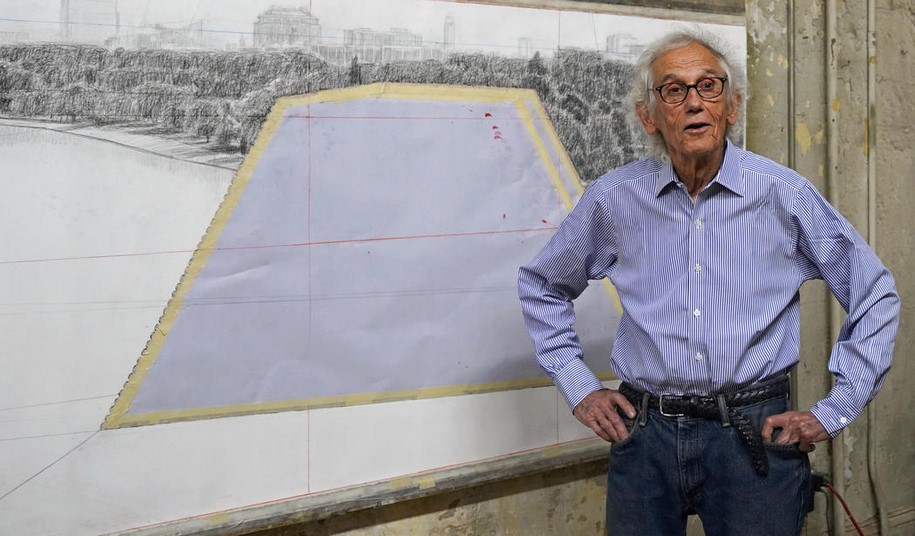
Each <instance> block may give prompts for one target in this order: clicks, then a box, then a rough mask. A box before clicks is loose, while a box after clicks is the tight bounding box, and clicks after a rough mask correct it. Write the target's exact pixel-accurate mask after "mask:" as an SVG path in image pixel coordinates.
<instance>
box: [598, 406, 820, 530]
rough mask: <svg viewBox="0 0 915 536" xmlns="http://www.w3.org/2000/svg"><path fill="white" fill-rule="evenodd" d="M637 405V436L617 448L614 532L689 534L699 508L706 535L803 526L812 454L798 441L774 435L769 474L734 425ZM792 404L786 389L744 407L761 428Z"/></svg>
mask: <svg viewBox="0 0 915 536" xmlns="http://www.w3.org/2000/svg"><path fill="white" fill-rule="evenodd" d="M637 409H639V411H640V414H639V416H638V417H636V419H634V420H633V421H629V420H627V424H630V425H631V430H632V431H631V434H630V436H629V437H628V438H627V439H625V440H624V441H621V442H619V443H616V444H614V445H613V446H612V447H611V450H610V472H609V475H608V477H607V532H608V534H613V535H623V536H650V535H657V536H676V535H683V534H686V518H687V516H688V515H690V514H698V515H699V518H700V519H701V520H702V525H703V528H704V530H705V534H706V535H707V536H756V535H759V536H789V535H790V536H796V535H799V534H800V532H801V529H802V527H803V523H804V517H805V516H806V515H807V509H808V500H809V499H808V498H809V496H810V462H809V460H808V458H807V454H806V453H804V452H801V451H800V449H798V448H797V445H775V444H768V443H767V444H766V445H765V446H766V453H767V454H768V457H769V475H768V476H766V477H761V476H759V475H758V474H757V473H756V471H755V470H754V469H753V461H752V457H751V456H750V451H749V449H748V448H747V447H746V445H745V444H744V443H743V441H742V440H741V439H740V437H739V436H738V435H737V433H736V430H734V428H733V427H725V426H724V425H723V424H722V423H721V422H719V421H715V420H707V419H697V418H690V417H664V416H662V415H661V414H660V413H658V412H657V411H655V410H648V413H647V415H643V414H642V411H643V410H642V409H640V408H638V407H637ZM787 409H788V398H787V396H786V397H779V398H775V399H772V400H767V401H765V402H760V403H758V404H754V405H751V406H746V407H744V408H741V413H743V414H744V415H745V416H746V417H747V418H748V419H749V420H750V422H752V423H753V425H754V426H756V430H757V431H759V430H761V429H762V421H763V420H764V419H765V418H766V417H768V416H769V415H774V414H777V413H782V412H784V411H786V410H787ZM643 423H644V424H643Z"/></svg>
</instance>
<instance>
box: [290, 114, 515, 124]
mask: <svg viewBox="0 0 915 536" xmlns="http://www.w3.org/2000/svg"><path fill="white" fill-rule="evenodd" d="M283 118H284V119H356V120H359V121H365V120H369V119H377V120H382V119H385V120H404V119H414V120H417V121H490V122H491V121H501V122H503V123H504V122H507V121H520V119H519V118H517V117H499V118H495V117H435V116H409V115H402V116H397V115H384V116H382V115H363V116H357V115H310V114H289V115H285V116H283Z"/></svg>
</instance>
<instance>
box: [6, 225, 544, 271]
mask: <svg viewBox="0 0 915 536" xmlns="http://www.w3.org/2000/svg"><path fill="white" fill-rule="evenodd" d="M555 230H556V227H554V226H544V227H537V228H530V229H511V230H507V231H474V232H466V233H440V234H424V235H405V236H381V237H372V238H349V239H340V240H317V241H313V242H293V243H289V244H262V245H254V246H233V247H221V248H197V249H175V250H167V251H145V252H139V253H111V254H106V255H84V256H78V257H56V258H46V259H21V260H10V261H0V265H4V264H31V263H40V262H60V261H82V260H96V259H117V258H122V257H146V256H151V255H176V254H179V253H192V252H194V251H201V250H210V251H239V250H250V249H270V248H295V247H311V246H329V245H338V244H358V243H368V242H392V241H397V240H423V239H430V238H455V237H467V236H486V235H503V234H523V233H536V232H543V231H555Z"/></svg>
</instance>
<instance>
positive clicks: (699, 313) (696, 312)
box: [693, 309, 702, 316]
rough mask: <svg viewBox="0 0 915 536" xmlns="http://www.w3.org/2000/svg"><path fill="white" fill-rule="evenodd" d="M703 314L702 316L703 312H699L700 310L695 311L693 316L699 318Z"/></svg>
mask: <svg viewBox="0 0 915 536" xmlns="http://www.w3.org/2000/svg"><path fill="white" fill-rule="evenodd" d="M701 314H702V312H701V311H699V309H696V310H694V311H693V316H699V315H701Z"/></svg>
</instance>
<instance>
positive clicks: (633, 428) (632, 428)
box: [610, 410, 641, 450]
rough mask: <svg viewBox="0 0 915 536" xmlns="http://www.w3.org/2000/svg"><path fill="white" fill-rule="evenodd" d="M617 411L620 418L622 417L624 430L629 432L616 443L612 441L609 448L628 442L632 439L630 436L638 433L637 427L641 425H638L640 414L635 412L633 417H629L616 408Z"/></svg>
mask: <svg viewBox="0 0 915 536" xmlns="http://www.w3.org/2000/svg"><path fill="white" fill-rule="evenodd" d="M617 413H619V416H620V418H621V419H623V423H624V424H625V425H626V431H627V432H629V436H628V437H626V439H623V440H622V441H617V442H616V443H613V444H612V445H611V446H610V449H611V450H613V449H615V448H619V447H622V446H623V445H626V444H628V443H629V442H630V441H632V438H633V437H635V436H636V435H637V434H638V433H639V429H640V428H641V426H638V422H639V418H641V415H640V414H636V416H635V418H634V419H630V418H629V417H627V416H626V414H625V413H623V412H622V411H619V410H617Z"/></svg>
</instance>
